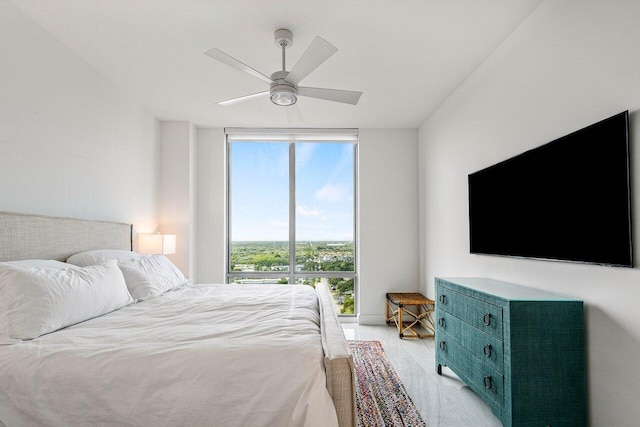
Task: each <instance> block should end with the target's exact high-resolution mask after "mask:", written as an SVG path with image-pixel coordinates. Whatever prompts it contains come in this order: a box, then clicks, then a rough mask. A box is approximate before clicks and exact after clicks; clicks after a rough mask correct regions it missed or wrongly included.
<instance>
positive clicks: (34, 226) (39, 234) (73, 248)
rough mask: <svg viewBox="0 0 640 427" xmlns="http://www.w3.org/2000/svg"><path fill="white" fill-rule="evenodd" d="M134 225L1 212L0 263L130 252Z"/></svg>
mask: <svg viewBox="0 0 640 427" xmlns="http://www.w3.org/2000/svg"><path fill="white" fill-rule="evenodd" d="M132 237H133V226H132V225H131V224H125V223H121V222H109V221H93V220H83V219H74V218H58V217H50V216H42V215H28V214H19V213H12V212H0V261H11V260H20V259H55V260H58V261H65V260H66V259H67V258H68V257H69V256H71V255H73V254H75V253H78V252H83V251H89V250H93V249H122V250H127V251H130V250H132V248H133V247H132V242H133V238H132Z"/></svg>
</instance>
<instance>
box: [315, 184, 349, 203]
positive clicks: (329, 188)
mask: <svg viewBox="0 0 640 427" xmlns="http://www.w3.org/2000/svg"><path fill="white" fill-rule="evenodd" d="M346 194H347V188H346V187H345V186H344V185H335V184H325V185H324V186H323V187H322V188H320V189H319V190H318V191H316V193H315V194H314V197H315V198H316V199H318V200H322V201H325V202H330V203H335V202H339V201H341V200H342V199H344V197H345V195H346Z"/></svg>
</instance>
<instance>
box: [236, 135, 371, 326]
mask: <svg viewBox="0 0 640 427" xmlns="http://www.w3.org/2000/svg"><path fill="white" fill-rule="evenodd" d="M252 141H259V142H274V143H287V144H288V146H289V199H288V200H289V236H288V237H289V241H288V243H289V264H288V265H289V271H286V272H282V271H278V272H264V271H255V272H248V271H244V272H239V271H237V272H234V271H231V245H232V242H231V230H232V220H233V212H232V203H231V202H232V197H233V196H232V194H231V193H232V191H231V190H232V181H231V175H232V170H231V169H232V163H231V161H232V159H231V144H233V143H238V142H241V143H248V144H250V143H251V142H252ZM305 142H316V143H329V144H330V143H350V144H352V145H353V208H352V209H353V226H352V227H353V228H352V229H353V242H354V248H353V252H354V253H353V257H354V259H353V265H354V269H353V271H317V272H313V271H296V269H295V266H296V244H297V241H296V153H295V151H296V143H305ZM225 149H226V156H225V157H226V170H227V176H226V188H225V191H226V203H227V209H226V230H225V240H226V258H227V259H226V262H225V264H226V265H225V280H226V283H231V281H232V280H233V278H234V277H243V278H252V277H253V278H274V279H275V278H278V279H280V278H286V279H287V280H288V281H289V283H297V282H296V279H307V278H327V279H330V278H349V279H351V278H352V279H353V282H354V286H353V287H354V289H353V292H354V301H355V305H354V313H353V314H339V316H341V317H355V316H356V315H357V312H358V306H359V285H358V249H359V242H358V240H359V239H358V230H357V222H358V221H357V218H358V211H357V207H358V203H357V200H358V180H357V178H358V131H357V129H240V128H226V129H225Z"/></svg>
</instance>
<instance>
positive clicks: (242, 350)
mask: <svg viewBox="0 0 640 427" xmlns="http://www.w3.org/2000/svg"><path fill="white" fill-rule="evenodd" d="M2 423H4V424H6V425H7V426H13V425H52V426H68V425H92V426H93V425H118V426H120V425H140V426H161V425H171V426H176V425H190V426H302V425H304V426H323V427H324V426H337V419H336V415H335V410H334V406H333V402H332V401H331V398H330V396H329V394H328V392H327V389H326V379H325V372H324V365H323V351H322V346H321V337H320V327H319V315H318V302H317V297H316V293H315V291H314V289H313V288H311V287H308V286H295V285H292V286H282V285H271V286H270V285H209V286H203V287H195V288H181V289H178V290H175V291H171V292H168V293H166V294H164V295H162V296H160V297H158V298H155V299H152V300H148V301H143V302H141V303H138V304H134V305H131V306H128V307H125V308H122V309H120V310H118V311H115V312H113V313H109V314H106V315H104V316H101V317H98V318H95V319H92V320H88V321H86V322H83V323H80V324H77V325H74V326H71V327H68V328H65V329H62V330H59V331H57V332H53V333H51V334H48V335H44V336H42V337H39V338H36V339H34V340H32V341H25V342H21V343H18V344H13V345H5V346H0V425H1V424H2Z"/></svg>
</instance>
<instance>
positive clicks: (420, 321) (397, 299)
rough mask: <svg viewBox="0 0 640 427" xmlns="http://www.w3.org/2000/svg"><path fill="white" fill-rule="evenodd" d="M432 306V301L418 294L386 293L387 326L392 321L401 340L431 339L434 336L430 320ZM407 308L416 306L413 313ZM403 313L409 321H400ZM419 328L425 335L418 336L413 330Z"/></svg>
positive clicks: (431, 320) (433, 328)
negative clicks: (420, 327)
mask: <svg viewBox="0 0 640 427" xmlns="http://www.w3.org/2000/svg"><path fill="white" fill-rule="evenodd" d="M434 304H435V303H434V301H433V300H430V299H429V298H427V297H425V296H424V295H422V294H419V293H388V294H387V304H386V310H387V325H391V322H392V321H393V323H395V325H396V327H397V328H398V335H399V336H400V338H401V339H402V338H426V337H432V336H434V334H435V327H434V324H433V319H431V313H432V312H433V310H434ZM407 306H416V309H415V312H413V311H411V310H409V309H408V308H407ZM396 307H397V308H396ZM403 313H404V315H407V316H409V321H407V320H403V319H402V317H403ZM419 326H422V328H423V329H424V330H425V331H426V332H427V333H426V334H420V333H419V332H418V331H417V330H415V329H414V328H417V327H419Z"/></svg>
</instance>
